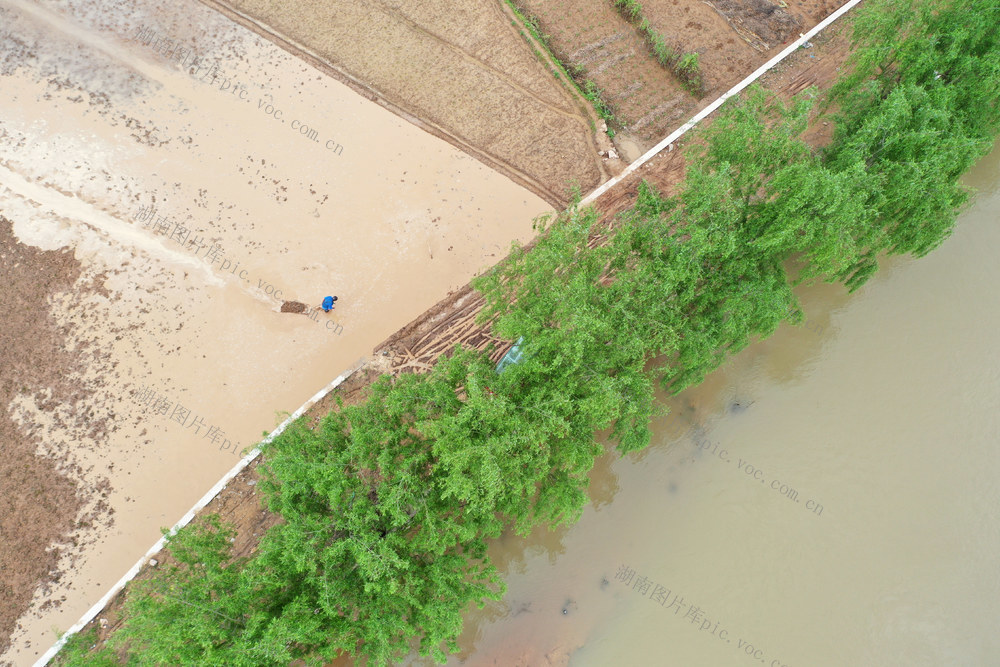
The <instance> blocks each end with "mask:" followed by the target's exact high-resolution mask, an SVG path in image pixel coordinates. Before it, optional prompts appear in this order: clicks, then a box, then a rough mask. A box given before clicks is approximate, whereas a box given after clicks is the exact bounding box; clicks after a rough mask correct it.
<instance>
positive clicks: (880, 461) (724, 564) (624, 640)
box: [452, 149, 1000, 667]
mask: <svg viewBox="0 0 1000 667" xmlns="http://www.w3.org/2000/svg"><path fill="white" fill-rule="evenodd" d="M966 181H967V183H968V184H969V185H971V186H973V187H975V188H977V189H978V190H979V195H978V196H977V197H976V199H975V201H974V202H973V205H972V206H971V207H970V208H969V210H967V211H966V212H965V213H964V214H963V215H962V216H961V218H960V221H959V223H958V226H957V229H956V231H955V234H954V235H953V236H952V237H951V238H950V239H948V240H947V241H946V242H945V243H944V245H943V246H941V247H940V248H939V249H938V250H936V251H935V252H933V253H931V254H930V255H929V256H927V257H925V258H922V259H919V260H913V259H909V258H906V259H899V258H897V259H894V260H891V261H889V262H887V264H886V267H885V268H884V269H883V270H882V271H881V272H880V273H879V274H878V275H877V276H876V277H875V278H874V279H873V280H872V281H871V282H870V283H869V284H868V285H866V286H865V287H864V288H863V289H861V290H859V291H858V292H857V293H855V294H854V295H851V296H848V295H846V294H845V293H844V290H843V289H841V288H839V287H831V286H818V287H812V288H810V289H805V290H803V291H802V292H801V297H802V304H803V307H804V310H805V313H806V316H807V319H806V322H805V325H804V326H802V327H800V328H792V327H786V328H783V329H782V330H780V331H779V332H778V333H777V334H776V335H775V336H773V337H772V338H771V339H769V340H767V341H766V342H763V343H760V344H758V345H755V346H753V347H751V348H749V349H747V350H745V351H744V352H743V353H742V354H740V355H738V356H737V357H735V358H733V359H732V360H731V361H730V362H729V363H727V364H726V365H725V366H724V367H723V368H722V369H720V370H719V371H717V372H716V373H715V374H713V375H712V376H711V377H710V378H709V380H708V381H707V382H706V383H705V384H704V385H702V386H701V387H698V388H697V389H696V390H694V391H689V392H685V393H684V394H682V395H681V396H679V397H677V398H676V399H673V400H672V401H671V402H670V404H671V407H672V409H673V414H671V415H669V416H668V417H665V418H663V419H660V420H658V421H656V422H655V423H654V424H653V430H654V433H655V435H654V438H653V444H652V445H651V446H650V447H649V448H648V449H647V450H645V451H643V452H641V453H638V454H635V455H632V456H628V457H625V458H620V457H617V456H607V457H605V458H604V459H603V460H601V461H600V462H599V464H598V466H597V467H596V469H595V471H594V473H593V476H592V498H593V505H592V506H591V507H589V508H588V509H587V510H586V512H585V515H584V517H583V519H582V520H581V521H580V522H579V523H578V524H576V525H575V526H573V527H572V528H569V529H563V530H560V531H555V532H548V531H538V532H536V533H535V534H533V535H532V536H531V537H530V538H529V539H526V540H521V539H516V538H513V537H510V538H508V539H506V540H503V541H502V542H501V543H499V544H497V545H496V546H495V547H494V549H493V552H492V555H493V557H494V558H495V559H496V560H497V561H498V562H499V563H500V564H501V565H502V567H503V569H504V571H505V573H506V580H507V582H508V585H509V590H508V593H507V596H506V598H505V600H504V601H503V602H502V603H497V604H492V605H490V606H488V607H486V608H485V609H484V610H483V611H481V612H476V613H473V614H472V615H470V617H469V621H468V622H467V625H466V633H465V635H464V636H463V639H462V646H463V647H464V649H465V650H464V652H463V653H462V654H460V655H459V656H456V657H455V658H454V659H453V660H452V664H467V665H548V664H554V665H565V664H569V665H581V666H590V665H712V666H720V665H732V666H734V667H741V666H750V667H752V665H755V664H756V665H766V666H768V667H778V666H780V665H787V666H789V667H802V666H806V665H830V666H842V665H907V666H915V665H927V666H931V665H935V666H936V665H996V664H998V662H1000V639H998V636H997V633H996V621H997V619H998V618H1000V566H998V564H997V558H996V554H997V552H998V551H1000V510H998V508H1000V482H998V480H1000V454H998V444H1000V443H998V441H1000V418H998V416H997V405H998V404H1000V352H998V351H997V340H998V336H997V332H998V330H1000V299H998V298H997V284H998V283H1000V264H998V262H997V261H996V249H997V248H998V247H1000V226H998V225H997V219H998V217H1000V150H998V149H995V150H994V151H993V153H992V154H991V155H989V156H988V157H987V158H985V159H984V160H982V162H981V163H980V164H979V165H978V166H977V167H976V168H975V169H974V170H973V171H972V172H971V173H970V174H969V175H968V176H967V178H966Z"/></svg>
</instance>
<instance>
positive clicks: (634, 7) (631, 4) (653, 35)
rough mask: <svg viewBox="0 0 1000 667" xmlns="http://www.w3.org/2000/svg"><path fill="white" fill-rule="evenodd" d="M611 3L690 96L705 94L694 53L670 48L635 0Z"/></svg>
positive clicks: (696, 55) (614, 0)
mask: <svg viewBox="0 0 1000 667" xmlns="http://www.w3.org/2000/svg"><path fill="white" fill-rule="evenodd" d="M611 3H612V4H613V5H614V6H615V7H616V8H617V9H618V11H619V13H621V15H622V16H623V17H625V20H627V21H629V22H630V23H632V24H633V25H635V26H636V28H637V29H638V30H639V32H640V33H641V34H642V36H643V39H645V40H646V43H647V44H648V45H649V48H650V49H651V50H652V51H653V55H654V56H655V57H656V60H657V62H659V63H660V64H661V65H663V66H664V67H666V68H667V69H668V70H670V71H671V72H673V73H674V76H676V77H677V78H678V79H679V80H680V81H681V83H682V84H684V87H685V88H686V89H687V90H688V91H689V92H690V93H691V94H693V95H702V94H703V93H704V92H705V90H704V81H703V80H702V77H701V68H700V67H699V65H698V54H697V53H696V52H691V53H682V52H680V51H675V50H674V49H672V48H670V46H668V45H667V40H666V39H665V38H664V37H663V35H662V34H660V33H659V32H657V31H656V29H655V28H654V27H653V26H652V24H650V22H649V21H648V20H647V19H646V17H645V16H643V12H642V5H641V4H639V3H638V2H636V0H611Z"/></svg>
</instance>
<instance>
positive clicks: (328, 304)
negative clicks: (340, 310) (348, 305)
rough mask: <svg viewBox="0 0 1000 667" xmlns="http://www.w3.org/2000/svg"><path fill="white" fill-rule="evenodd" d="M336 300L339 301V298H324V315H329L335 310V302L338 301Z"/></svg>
mask: <svg viewBox="0 0 1000 667" xmlns="http://www.w3.org/2000/svg"><path fill="white" fill-rule="evenodd" d="M336 300H337V297H335V296H328V297H326V298H324V299H323V312H324V313H329V312H330V311H331V310H333V302H334V301H336Z"/></svg>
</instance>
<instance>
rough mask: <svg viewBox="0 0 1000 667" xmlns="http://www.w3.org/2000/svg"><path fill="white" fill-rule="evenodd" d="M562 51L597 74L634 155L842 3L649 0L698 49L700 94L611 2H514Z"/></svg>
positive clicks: (661, 25)
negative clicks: (655, 53)
mask: <svg viewBox="0 0 1000 667" xmlns="http://www.w3.org/2000/svg"><path fill="white" fill-rule="evenodd" d="M516 2H517V3H518V4H519V5H520V6H521V7H522V8H523V9H524V11H525V12H526V13H527V14H530V15H532V16H534V17H535V18H536V19H537V21H538V23H539V26H540V28H541V30H542V32H543V33H545V34H547V35H549V36H550V39H551V43H552V47H553V50H554V51H555V53H556V55H557V56H558V57H559V58H560V59H561V60H562V61H563V62H564V63H566V64H567V66H568V67H570V68H571V69H572V70H574V71H575V72H577V73H578V77H577V78H578V81H581V83H582V82H585V81H586V80H591V81H593V82H594V83H595V84H596V85H597V87H598V88H600V89H601V90H602V91H603V97H604V99H605V101H606V102H607V103H608V104H609V106H610V107H611V109H612V110H613V112H614V114H615V116H616V118H617V119H618V121H619V122H620V124H621V131H620V132H619V134H618V135H617V136H616V137H615V141H616V143H618V144H619V147H620V148H621V149H622V150H623V151H624V153H625V154H626V155H627V156H628V157H629V158H634V157H637V155H638V153H641V152H645V151H646V150H647V149H648V148H650V147H652V146H653V145H654V144H656V143H657V142H658V141H659V140H660V139H662V138H663V137H664V136H666V135H667V134H669V133H670V131H672V130H673V129H675V128H677V127H679V126H680V124H681V123H683V122H684V121H686V120H687V119H688V118H690V117H691V116H693V115H694V114H695V113H696V112H697V111H698V110H699V109H700V108H702V107H704V106H705V105H707V104H708V103H709V102H711V101H712V100H713V99H715V98H716V97H718V96H719V95H720V94H721V93H722V92H724V91H725V90H728V89H729V88H731V87H732V86H733V85H735V84H736V83H737V82H739V81H740V80H741V79H742V78H743V77H745V76H747V75H748V74H749V73H750V72H752V71H753V70H755V69H756V68H757V67H759V66H760V65H762V64H763V63H765V62H766V61H767V60H768V59H769V58H771V57H773V56H774V55H775V54H777V53H778V52H779V51H780V50H781V49H782V48H784V46H786V45H787V44H788V42H789V41H791V40H793V39H795V38H797V37H798V35H799V33H803V32H805V31H807V30H808V29H809V28H811V27H812V26H814V25H816V24H817V23H818V22H819V21H820V20H822V19H823V18H825V17H826V16H828V15H829V14H830V13H831V12H832V11H833V10H834V9H835V8H836V7H838V6H839V5H840V4H842V3H837V2H834V1H832V0H789V1H787V2H785V0H778V4H774V3H772V2H769V1H768V0H714V1H713V2H711V3H710V2H707V1H705V0H646V1H645V2H643V3H642V7H643V13H644V16H645V17H646V19H647V20H648V21H649V22H650V24H651V25H652V26H653V28H655V30H656V31H657V32H658V33H660V34H661V35H662V36H663V37H664V40H665V42H666V44H667V45H669V46H670V47H671V48H672V49H673V50H675V51H677V52H679V53H697V54H698V61H699V67H700V71H701V76H702V79H703V83H704V88H703V90H702V92H701V94H700V95H698V96H695V95H693V94H692V93H690V92H688V91H686V90H685V89H684V88H683V87H682V85H681V83H680V81H679V80H678V79H677V78H676V76H675V75H674V74H673V73H672V72H671V71H669V70H668V69H665V68H664V67H663V66H662V65H661V64H660V63H659V62H657V61H656V59H655V58H654V57H653V55H652V51H651V49H650V47H649V46H648V44H647V43H646V42H645V41H644V40H643V38H642V37H641V36H640V33H639V32H638V30H637V29H636V27H635V26H634V25H633V24H632V23H630V22H629V21H627V20H625V18H624V17H623V16H622V15H621V14H620V13H619V12H618V10H617V9H615V7H614V6H613V4H612V2H611V0H600V1H599V2H595V1H593V0H516Z"/></svg>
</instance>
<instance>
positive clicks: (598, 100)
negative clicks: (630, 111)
mask: <svg viewBox="0 0 1000 667" xmlns="http://www.w3.org/2000/svg"><path fill="white" fill-rule="evenodd" d="M505 2H506V3H507V6H508V7H510V9H511V11H512V12H514V15H515V16H517V18H518V20H519V21H520V22H521V24H522V25H523V26H524V28H525V29H527V31H528V32H529V33H530V34H531V36H532V37H533V38H534V41H535V42H537V43H538V44H541V45H542V47H543V48H544V49H545V52H546V54H547V55H548V58H545V57H543V56H542V54H541V53H539V52H538V49H536V48H535V45H534V42H532V40H530V39H528V36H527V35H525V34H524V32H523V31H521V29H520V26H519V27H518V32H520V33H521V36H522V37H524V38H525V40H526V41H527V42H528V44H529V45H531V50H532V51H533V52H534V54H535V57H536V58H538V59H539V60H540V61H542V62H543V63H545V65H546V67H548V68H549V71H550V72H551V73H552V74H553V75H554V76H555V77H556V78H557V79H559V80H561V81H564V82H566V83H567V84H568V85H571V86H572V87H573V88H574V89H575V90H576V92H577V93H579V95H580V96H581V97H583V98H584V99H586V100H587V101H589V102H590V103H591V105H592V106H593V107H594V111H595V112H596V113H597V115H598V116H599V117H600V118H601V119H603V120H604V122H605V123H607V125H608V136H610V137H613V136H615V131H616V129H620V128H621V127H622V124H621V122H620V121H619V120H618V118H617V117H616V116H615V113H614V110H613V109H612V108H611V105H610V104H609V103H608V101H607V99H606V98H605V96H604V91H602V90H601V89H600V88H599V87H598V86H597V84H595V83H594V82H593V81H591V80H590V79H588V78H587V77H586V72H585V71H584V70H583V68H581V67H573V66H572V65H569V66H567V65H565V64H564V63H563V62H562V60H561V59H560V58H559V57H558V56H557V55H556V54H555V51H554V50H553V47H552V42H551V39H550V38H549V36H548V35H546V34H545V33H543V32H542V29H541V27H540V26H539V24H538V18H537V17H535V16H533V15H531V14H528V13H527V12H525V11H524V10H522V9H521V8H519V7H518V6H517V5H516V4H514V2H513V0H505ZM550 62H552V63H555V65H556V67H557V68H558V71H555V70H553V69H552V68H551V67H550V66H549V63H550ZM560 74H562V76H560ZM590 129H591V130H594V129H596V128H595V127H593V123H591V128H590Z"/></svg>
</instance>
